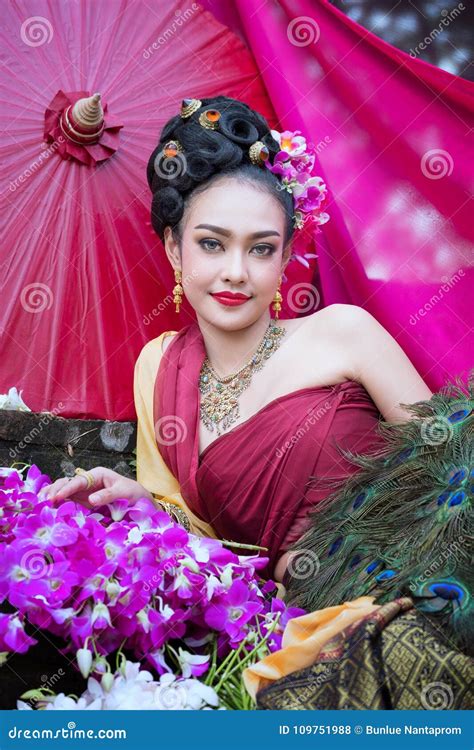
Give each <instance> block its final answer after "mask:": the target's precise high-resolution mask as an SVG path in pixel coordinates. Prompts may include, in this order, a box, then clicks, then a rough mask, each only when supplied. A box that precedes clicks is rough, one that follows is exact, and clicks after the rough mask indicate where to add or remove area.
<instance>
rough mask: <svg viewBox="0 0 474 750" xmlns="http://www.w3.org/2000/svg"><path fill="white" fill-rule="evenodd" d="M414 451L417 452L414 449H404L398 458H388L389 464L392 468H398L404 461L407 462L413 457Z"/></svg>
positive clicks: (398, 454)
mask: <svg viewBox="0 0 474 750" xmlns="http://www.w3.org/2000/svg"><path fill="white" fill-rule="evenodd" d="M414 450H415V448H414V447H411V448H404V449H403V450H402V451H400V453H397V455H396V456H393V457H391V458H388V459H387V463H388V464H390V465H391V466H398V464H401V463H403V462H404V461H406V459H407V458H409V457H410V456H411V454H412V453H413V451H414Z"/></svg>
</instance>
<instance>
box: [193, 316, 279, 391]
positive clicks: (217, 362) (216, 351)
mask: <svg viewBox="0 0 474 750" xmlns="http://www.w3.org/2000/svg"><path fill="white" fill-rule="evenodd" d="M197 321H198V324H199V328H200V329H201V334H202V337H203V339H204V346H205V349H206V353H207V356H208V359H209V361H210V363H211V365H212V367H213V368H214V370H215V371H216V373H217V375H219V376H220V377H221V378H225V377H226V376H227V375H230V374H231V373H234V372H237V370H240V368H241V367H243V366H244V365H245V364H246V363H247V362H248V361H249V359H250V358H251V357H252V356H253V355H254V354H255V352H256V351H257V349H258V347H259V345H260V342H261V341H262V339H263V337H264V335H265V331H266V330H267V328H268V324H269V323H270V313H269V312H267V313H266V314H265V315H262V317H261V318H259V319H258V320H256V321H255V322H254V323H252V324H251V325H249V326H247V327H246V328H239V330H237V331H227V330H225V329H224V328H218V327H217V326H214V325H212V323H208V322H207V321H206V320H203V318H201V317H200V316H199V315H198V316H197Z"/></svg>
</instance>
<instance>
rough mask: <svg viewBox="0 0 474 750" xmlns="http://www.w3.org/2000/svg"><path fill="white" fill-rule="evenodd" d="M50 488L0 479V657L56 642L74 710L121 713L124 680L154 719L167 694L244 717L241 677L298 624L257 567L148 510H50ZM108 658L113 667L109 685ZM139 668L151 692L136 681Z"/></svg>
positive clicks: (40, 481) (15, 472)
mask: <svg viewBox="0 0 474 750" xmlns="http://www.w3.org/2000/svg"><path fill="white" fill-rule="evenodd" d="M23 475H25V476H23ZM50 483H51V480H50V478H49V477H48V476H46V475H44V474H42V473H41V471H40V470H39V468H38V467H37V466H35V465H33V466H26V465H24V466H23V468H22V469H20V470H19V469H16V468H13V467H11V468H0V545H1V546H2V552H1V559H2V565H1V568H0V608H1V611H0V652H6V653H7V654H8V653H12V652H17V653H26V652H27V651H28V650H29V649H30V648H31V647H32V646H34V645H35V644H36V643H37V641H36V639H35V638H34V635H35V632H36V631H38V630H41V631H45V632H48V633H52V634H54V635H55V636H59V637H60V638H61V639H62V641H64V644H65V647H64V652H65V653H72V654H74V655H75V658H76V661H77V666H78V668H79V669H80V671H81V673H82V675H83V677H84V678H85V679H88V685H87V693H85V694H84V696H82V704H81V705H79V701H80V700H81V699H79V700H78V702H77V707H78V708H80V707H91V708H92V707H93V706H92V705H91V704H93V703H94V701H99V703H100V706H99V707H103V708H110V707H114V705H118V706H119V707H125V706H122V704H121V699H120V698H116V699H115V698H114V697H113V696H117V695H122V694H123V686H124V682H126V681H127V680H128V681H129V682H130V681H131V682H133V684H134V686H135V687H134V691H135V693H136V691H137V689H138V688H137V687H136V686H137V685H138V687H139V688H140V689H141V690H142V691H144V693H146V696H144V697H143V700H144V701H145V703H146V701H148V703H149V704H150V705H149V707H152V708H160V707H163V706H162V701H161V700H160V699H159V698H158V693H157V690H158V691H161V690H162V689H163V685H165V686H166V687H167V689H168V691H169V690H171V683H173V686H174V687H173V690H174V689H175V690H178V691H181V692H180V695H181V701H176V706H177V707H185V706H186V705H187V702H188V699H187V698H185V697H184V696H187V695H188V693H189V691H190V690H191V692H192V693H193V691H194V693H193V694H194V699H190V704H191V706H193V705H198V704H199V707H204V706H205V704H208V706H207V707H216V705H217V704H216V698H215V697H214V694H215V695H216V696H218V700H220V702H221V704H222V707H228V708H242V707H245V708H252V705H251V701H250V699H249V696H247V695H246V694H245V691H244V690H243V688H242V685H241V681H240V675H241V672H242V670H243V668H244V667H245V666H248V665H249V664H251V663H252V662H253V661H256V660H257V659H260V658H262V657H263V656H265V655H266V654H268V653H270V652H271V651H274V650H277V649H279V648H280V645H281V637H282V633H283V629H284V626H285V624H286V622H287V621H288V619H290V617H294V616H298V615H300V614H302V613H303V610H300V609H296V608H286V605H285V604H284V602H283V601H282V600H280V599H277V598H276V597H275V596H274V595H273V594H274V592H275V591H276V584H274V583H273V582H272V581H267V582H264V581H262V580H261V579H260V578H259V577H258V570H260V569H261V568H262V567H264V566H265V565H266V563H267V558H263V557H258V556H257V555H253V556H239V555H237V554H235V553H234V552H233V551H231V550H230V549H227V548H226V547H225V546H224V544H223V543H222V542H220V541H218V540H215V539H208V538H205V537H198V536H194V535H193V534H189V533H188V532H186V531H185V530H184V529H183V528H182V527H180V526H179V525H177V524H176V523H174V522H173V521H172V520H171V518H170V517H169V516H168V515H167V514H166V513H164V512H162V511H161V510H158V509H157V508H156V507H155V506H154V505H153V503H152V502H151V501H150V500H148V499H147V498H143V499H140V500H138V501H137V502H136V503H135V504H133V505H131V504H130V503H129V501H128V500H126V499H123V500H122V499H121V500H116V501H114V502H112V503H110V505H108V506H103V507H102V508H101V510H100V511H97V510H96V509H93V508H88V507H84V506H82V505H79V504H77V503H75V502H73V501H67V502H64V503H62V504H60V505H58V506H54V505H53V504H52V503H51V501H50V500H44V499H41V498H39V497H38V493H39V492H40V490H41V488H42V487H44V486H45V485H47V484H50ZM123 648H125V649H126V650H127V652H129V653H130V654H132V655H133V656H134V657H135V658H136V659H137V662H136V663H135V664H133V663H132V662H130V661H127V659H126V658H125V656H124V654H123V651H122V649H123ZM113 653H115V654H116V657H117V658H118V659H121V660H122V662H121V664H120V665H119V664H118V662H117V669H116V671H115V673H112V671H111V668H110V664H109V662H108V659H107V657H109V656H110V655H112V654H113ZM0 655H1V654H0ZM142 662H145V663H146V664H147V665H148V666H149V667H150V668H152V669H153V670H155V672H156V673H158V675H160V678H159V681H155V680H153V675H151V673H150V672H148V671H146V670H143V671H141V672H140V664H141V663H142ZM127 670H128V671H127ZM137 670H138V671H137ZM94 675H95V676H94ZM140 675H142V676H140ZM197 678H199V681H200V688H201V694H200V693H199V690H198V691H197V693H196V683H197V682H198V679H197ZM205 688H209V689H210V692H209V691H207V692H206V690H205ZM100 691H102V693H101V694H99V693H100ZM134 691H129V693H130V694H133V693H134ZM203 691H204V693H205V695H202V693H203ZM199 694H200V695H201V697H200V698H199V699H198V698H197V697H196V696H198V695H199ZM111 695H112V697H111ZM63 698H64V700H66V696H63V697H62V698H61V697H60V696H59V702H60V703H61V701H62V700H63ZM45 702H46V703H47V704H48V705H49V706H51V707H53V708H54V707H55V705H54V699H53V701H51V696H49V698H48V699H47V700H45ZM66 702H67V700H66ZM138 703H140V701H138ZM171 703H173V701H171ZM98 705H99V704H98V703H96V705H95V706H94V707H97V706H98ZM142 705H144V703H143V704H142ZM63 707H64V706H63ZM66 707H69V706H66ZM132 707H133V706H132ZM173 707H174V706H173Z"/></svg>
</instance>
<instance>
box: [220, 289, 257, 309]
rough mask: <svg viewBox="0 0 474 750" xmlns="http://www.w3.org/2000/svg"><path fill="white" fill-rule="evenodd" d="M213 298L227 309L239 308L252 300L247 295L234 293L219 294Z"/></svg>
mask: <svg viewBox="0 0 474 750" xmlns="http://www.w3.org/2000/svg"><path fill="white" fill-rule="evenodd" d="M211 296H212V297H214V299H215V300H217V302H219V303H220V304H221V305H225V306H226V307H237V306H238V305H243V304H244V303H245V302H248V300H249V299H250V297H247V295H246V294H232V292H217V294H211Z"/></svg>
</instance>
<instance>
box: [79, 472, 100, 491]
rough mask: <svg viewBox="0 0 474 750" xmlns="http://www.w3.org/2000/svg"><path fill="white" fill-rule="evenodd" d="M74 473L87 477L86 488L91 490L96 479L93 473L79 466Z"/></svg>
mask: <svg viewBox="0 0 474 750" xmlns="http://www.w3.org/2000/svg"><path fill="white" fill-rule="evenodd" d="M74 474H79V476H81V477H85V478H86V481H87V487H86V490H89V489H90V488H91V487H93V486H94V482H95V479H94V477H93V476H92V474H90V472H88V471H86V470H85V469H80V468H77V469H75V471H74Z"/></svg>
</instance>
